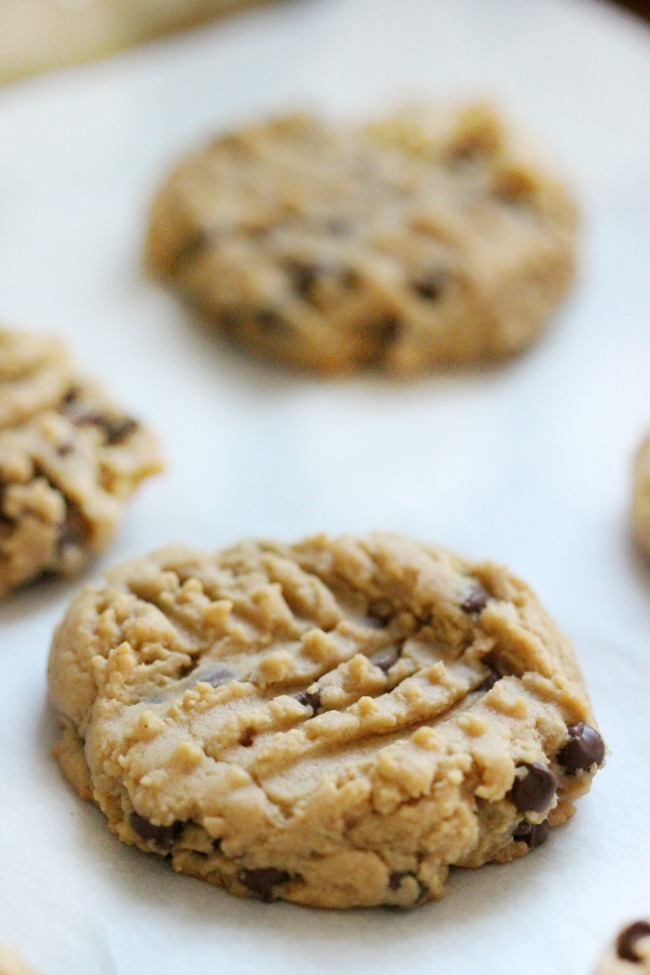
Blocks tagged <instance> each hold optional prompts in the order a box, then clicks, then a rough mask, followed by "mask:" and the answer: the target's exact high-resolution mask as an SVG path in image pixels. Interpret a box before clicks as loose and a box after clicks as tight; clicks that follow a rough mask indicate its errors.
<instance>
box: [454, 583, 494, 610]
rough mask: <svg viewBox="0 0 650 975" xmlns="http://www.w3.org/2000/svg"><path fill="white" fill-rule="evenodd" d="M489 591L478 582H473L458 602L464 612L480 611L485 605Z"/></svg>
mask: <svg viewBox="0 0 650 975" xmlns="http://www.w3.org/2000/svg"><path fill="white" fill-rule="evenodd" d="M488 599H490V593H489V592H488V591H487V589H485V588H484V587H483V586H482V585H481V584H480V583H479V582H477V583H475V584H474V585H473V586H472V588H471V589H470V591H469V592H468V594H467V595H466V596H465V599H464V600H463V601H462V603H461V604H460V608H461V609H462V611H463V612H464V613H470V614H471V613H481V612H482V611H483V610H484V609H485V607H486V606H487V603H488Z"/></svg>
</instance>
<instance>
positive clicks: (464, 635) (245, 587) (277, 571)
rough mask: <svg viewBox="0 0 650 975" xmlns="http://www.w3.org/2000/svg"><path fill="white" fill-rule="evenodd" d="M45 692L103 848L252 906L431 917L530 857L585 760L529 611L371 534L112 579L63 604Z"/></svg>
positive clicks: (589, 768)
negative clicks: (106, 830) (145, 858)
mask: <svg viewBox="0 0 650 975" xmlns="http://www.w3.org/2000/svg"><path fill="white" fill-rule="evenodd" d="M49 687H50V694H51V700H52V702H53V704H54V707H55V709H56V711H57V712H58V716H59V719H60V722H61V734H60V738H59V740H58V743H57V745H56V746H55V753H56V754H57V756H58V758H59V761H60V762H61V765H62V767H63V770H64V772H65V773H66V775H67V776H68V778H69V779H70V781H71V782H72V784H73V785H74V786H75V788H76V789H77V791H78V792H79V793H80V795H82V796H83V797H85V798H90V797H92V798H93V799H94V801H95V802H96V803H97V804H98V805H99V806H100V807H101V809H102V810H103V812H104V813H105V815H106V817H107V819H108V823H109V826H110V828H111V829H112V830H113V831H114V832H115V833H117V835H118V836H119V837H120V839H122V840H124V841H125V842H126V843H131V844H133V845H135V846H137V847H139V848H140V849H141V850H144V851H147V852H153V853H157V854H158V855H160V856H168V857H170V858H171V861H172V863H173V865H174V867H175V869H176V870H179V871H181V872H183V873H189V874H193V875H194V876H197V877H201V878H203V879H204V880H207V881H209V882H210V883H213V884H216V885H219V886H225V887H226V888H227V889H228V890H229V891H230V892H231V893H233V894H237V895H239V896H251V895H252V896H257V897H260V898H262V899H265V900H269V899H274V898H284V899H286V900H289V901H294V902H296V903H300V904H311V905H318V906H321V907H332V908H346V907H353V906H357V905H376V904H389V905H397V906H402V907H410V906H413V905H415V904H418V903H420V902H422V901H425V900H429V899H431V898H435V897H440V896H441V895H442V893H443V886H444V882H445V878H446V876H447V873H448V869H449V867H450V866H451V865H459V866H465V867H478V866H480V865H481V864H483V863H486V862H487V861H497V862H504V861H508V860H511V859H513V858H514V857H518V856H521V855H523V854H525V853H527V852H528V851H529V849H531V848H532V847H534V846H537V845H539V844H540V843H541V842H542V841H543V840H544V839H545V838H546V835H547V833H548V831H549V827H554V826H558V825H560V824H561V823H563V822H564V821H565V820H567V819H568V818H569V817H570V816H571V815H572V814H573V811H574V806H573V803H574V800H575V799H577V798H578V796H580V795H582V794H583V793H584V792H586V791H587V790H588V789H589V786H590V784H591V780H592V777H593V774H594V773H595V771H596V768H597V765H598V764H600V763H602V760H603V747H602V740H601V739H600V736H599V735H598V733H597V732H596V731H595V730H594V728H593V724H594V721H593V717H592V715H591V711H590V708H589V703H588V700H587V697H586V694H585V690H584V688H583V685H582V681H581V678H580V674H579V672H578V668H577V665H576V661H575V658H574V655H573V651H572V649H571V646H570V645H569V643H568V642H567V640H566V639H565V638H564V637H563V636H561V634H560V633H559V632H558V631H557V630H556V628H555V626H554V625H553V623H552V622H551V620H550V619H549V617H548V616H547V614H546V613H545V612H544V610H543V609H542V607H541V606H540V604H539V603H538V601H537V599H536V598H535V596H534V595H533V594H532V592H531V591H530V590H529V589H528V588H527V587H526V586H525V585H524V584H523V583H522V582H520V581H519V580H518V579H516V578H515V577H514V576H512V575H510V574H509V573H508V572H507V571H506V570H505V569H503V568H499V567H498V566H495V565H493V564H491V563H480V564H475V565H472V564H470V563H468V562H465V561H463V560H462V559H460V558H457V557H455V556H454V555H451V554H449V553H447V552H444V551H442V550H438V549H436V548H433V547H429V546H426V545H421V544H418V543H416V542H414V541H409V540H406V539H403V538H400V537H396V536H392V535H381V534H377V535H371V536H370V537H368V538H366V539H358V538H354V537H342V538H339V539H336V540H330V539H328V538H326V537H324V536H317V537H314V538H311V539H308V540H306V541H304V542H301V543H299V544H296V545H280V544H274V543H255V542H248V543H244V544H241V545H238V546H236V547H234V548H231V549H229V550H227V551H224V552H222V553H220V554H216V555H212V554H207V553H201V552H195V551H191V550H188V549H186V548H183V547H172V548H168V549H164V550H162V551H160V552H158V553H156V554H153V555H152V556H150V557H147V558H142V559H139V560H136V561H133V562H130V563H128V564H126V565H124V566H123V567H121V568H118V569H116V570H114V571H112V572H111V573H110V574H109V575H108V576H107V581H106V583H105V585H103V586H101V587H99V588H95V587H87V588H86V589H85V590H83V591H82V592H81V593H80V594H79V595H78V596H77V598H76V599H75V600H74V602H73V603H72V605H71V607H70V608H69V610H68V612H67V615H66V616H65V618H64V620H63V621H62V623H61V624H60V626H59V627H58V629H57V631H56V634H55V636H54V640H53V645H52V650H51V657H50V663H49ZM583 723H586V725H585V724H583ZM585 727H586V728H587V730H588V732H589V733H590V734H591V738H592V744H591V745H588V747H586V750H585V748H584V747H583V745H584V741H583V739H584V733H583V732H584V729H585ZM576 729H577V730H576ZM594 743H595V745H596V747H595V748H594V747H593V745H594ZM567 755H569V758H567ZM571 756H572V757H571Z"/></svg>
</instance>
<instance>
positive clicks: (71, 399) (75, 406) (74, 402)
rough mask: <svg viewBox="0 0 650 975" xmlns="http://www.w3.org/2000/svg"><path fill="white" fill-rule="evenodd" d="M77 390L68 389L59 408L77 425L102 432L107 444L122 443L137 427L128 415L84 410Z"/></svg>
mask: <svg viewBox="0 0 650 975" xmlns="http://www.w3.org/2000/svg"><path fill="white" fill-rule="evenodd" d="M78 395H79V394H78V391H75V390H74V389H73V390H69V391H68V393H66V396H65V397H64V399H63V401H62V403H61V406H60V407H59V409H60V410H61V412H63V413H65V414H66V416H68V417H69V418H70V419H71V420H72V422H73V423H74V424H75V425H76V426H79V427H88V426H94V427H99V429H100V430H101V431H102V432H103V434H104V439H105V441H106V443H107V444H108V446H110V447H114V446H116V445H117V444H120V443H123V442H124V441H125V440H127V439H128V437H130V436H131V434H132V433H133V432H134V431H135V430H137V429H138V426H139V423H138V421H137V420H134V419H133V417H130V416H111V415H109V414H107V413H101V412H100V411H99V410H84V409H82V408H81V407H80V405H79V402H78Z"/></svg>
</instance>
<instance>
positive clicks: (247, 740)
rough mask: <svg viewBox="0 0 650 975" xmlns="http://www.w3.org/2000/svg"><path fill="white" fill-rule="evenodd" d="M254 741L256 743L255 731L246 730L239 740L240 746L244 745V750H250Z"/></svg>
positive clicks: (251, 729) (252, 729)
mask: <svg viewBox="0 0 650 975" xmlns="http://www.w3.org/2000/svg"><path fill="white" fill-rule="evenodd" d="M254 741H255V729H254V728H246V730H245V731H244V732H243V734H242V736H241V738H240V739H239V744H240V745H242V746H243V747H244V748H250V747H251V745H252V744H253V742H254Z"/></svg>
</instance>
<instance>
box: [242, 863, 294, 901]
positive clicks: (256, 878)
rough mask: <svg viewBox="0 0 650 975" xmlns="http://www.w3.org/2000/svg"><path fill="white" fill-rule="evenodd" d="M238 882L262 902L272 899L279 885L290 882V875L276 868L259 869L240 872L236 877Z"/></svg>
mask: <svg viewBox="0 0 650 975" xmlns="http://www.w3.org/2000/svg"><path fill="white" fill-rule="evenodd" d="M237 876H238V879H239V882H240V883H242V884H243V885H244V887H248V889H249V890H250V891H252V892H253V893H254V894H257V896H258V897H260V898H261V899H262V900H263V901H270V900H272V899H273V890H274V888H275V887H278V886H279V885H280V884H286V882H287V880H291V874H290V873H287V871H286V870H278V869H277V868H276V867H260V868H259V869H258V870H240V871H239V874H238V875H237Z"/></svg>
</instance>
